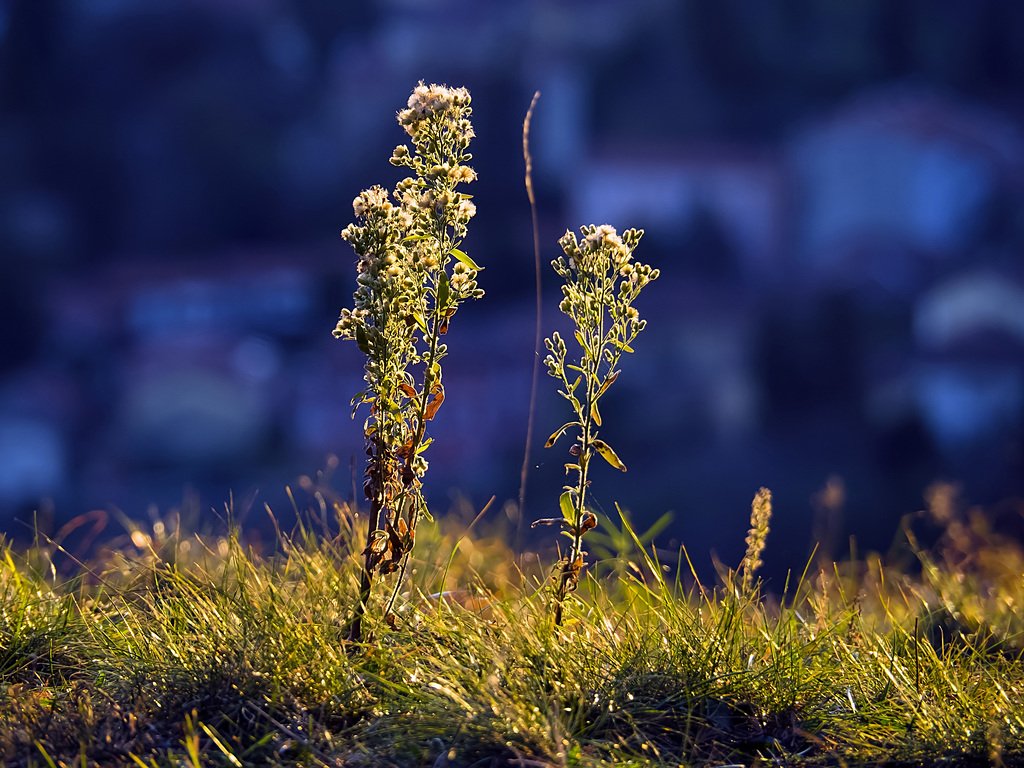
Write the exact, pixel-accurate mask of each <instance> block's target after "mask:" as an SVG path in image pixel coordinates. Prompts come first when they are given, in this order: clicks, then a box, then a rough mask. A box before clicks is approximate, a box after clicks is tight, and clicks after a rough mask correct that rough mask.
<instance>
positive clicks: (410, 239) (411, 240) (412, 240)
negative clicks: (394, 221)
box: [402, 235, 433, 243]
mask: <svg viewBox="0 0 1024 768" xmlns="http://www.w3.org/2000/svg"><path fill="white" fill-rule="evenodd" d="M431 237H433V235H409V236H408V237H403V238H402V242H403V243H416V242H419V241H420V240H429V239H430V238H431Z"/></svg>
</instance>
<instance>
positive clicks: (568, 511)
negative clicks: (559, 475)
mask: <svg viewBox="0 0 1024 768" xmlns="http://www.w3.org/2000/svg"><path fill="white" fill-rule="evenodd" d="M558 506H559V508H560V509H561V510H562V517H564V518H565V519H566V520H568V521H569V522H570V523H571V522H572V519H573V517H574V516H575V514H576V511H575V510H574V509H573V508H572V491H566V492H565V493H563V494H562V495H561V496H560V497H559V498H558Z"/></svg>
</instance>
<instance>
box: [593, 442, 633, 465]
mask: <svg viewBox="0 0 1024 768" xmlns="http://www.w3.org/2000/svg"><path fill="white" fill-rule="evenodd" d="M593 446H594V448H595V449H597V452H598V453H600V454H601V456H602V457H603V458H604V460H605V461H607V462H608V463H609V464H611V465H612V466H613V467H615V468H616V469H621V470H622V471H623V472H625V471H626V465H625V464H623V463H622V460H621V459H620V458H619V457H618V455H617V454H616V453H615V451H613V450H612V447H611V446H610V445H608V443H606V442H605V441H604V440H595V441H594V442H593Z"/></svg>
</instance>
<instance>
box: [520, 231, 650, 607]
mask: <svg viewBox="0 0 1024 768" xmlns="http://www.w3.org/2000/svg"><path fill="white" fill-rule="evenodd" d="M581 232H582V235H583V240H582V241H578V240H577V239H576V235H575V234H574V233H572V232H566V233H565V235H564V236H563V237H562V238H561V239H560V240H559V241H558V242H559V245H561V246H562V250H563V251H564V252H565V253H564V255H563V256H559V257H558V258H557V259H555V260H554V261H553V262H551V266H552V267H554V269H555V272H557V273H558V275H559V276H560V277H561V278H562V279H563V280H564V284H563V285H562V294H563V298H562V301H561V303H560V304H559V305H558V308H559V309H560V310H561V311H562V312H563V313H564V314H566V315H568V316H569V317H570V318H571V319H572V321H573V323H574V325H575V326H576V327H575V331H574V336H575V338H576V341H577V343H578V344H579V346H580V357H579V360H578V362H576V363H574V362H567V361H566V355H567V351H566V345H565V341H564V340H563V339H562V337H561V336H560V335H559V334H558V332H557V331H556V332H555V333H553V334H552V335H551V337H550V338H548V339H545V340H544V345H545V347H547V350H548V353H549V354H548V356H547V357H546V358H545V359H544V365H545V366H546V367H547V369H548V374H549V375H550V376H553V377H554V378H555V379H557V380H558V381H559V383H560V384H561V390H560V391H559V394H561V395H562V397H564V398H565V399H566V400H568V401H569V404H570V405H571V406H572V409H573V412H574V418H573V420H571V421H568V422H566V423H565V424H563V425H562V426H561V427H559V428H558V429H557V430H555V432H554V433H553V434H552V435H551V437H549V438H548V440H547V443H545V446H544V447H545V448H550V447H552V446H553V445H554V444H555V442H556V441H557V440H558V439H559V438H560V437H561V436H562V435H563V434H565V433H567V432H568V433H575V435H576V440H575V442H574V443H573V444H572V445H571V446H570V448H569V453H570V454H571V455H572V457H573V458H572V460H571V461H569V462H568V463H567V464H566V465H565V470H566V474H569V473H570V472H575V474H576V483H575V484H574V485H567V486H565V487H564V488H563V493H562V494H561V496H560V498H559V508H560V510H561V513H562V516H561V517H560V518H549V519H546V520H538V521H537V522H536V523H534V525H539V524H552V523H553V524H558V525H561V526H562V527H563V529H564V530H563V531H562V532H563V533H564V534H566V535H567V536H568V537H569V539H570V540H571V542H572V543H571V545H570V547H569V552H568V554H567V555H566V556H565V557H563V558H562V559H561V561H560V563H559V565H558V569H559V574H558V576H557V577H556V580H555V586H554V618H555V624H556V625H559V624H561V623H562V609H563V605H564V603H565V599H566V596H567V595H568V594H569V593H570V592H572V591H573V590H575V589H576V587H577V586H578V585H579V579H580V571H581V570H582V568H583V565H584V557H585V556H586V552H584V551H583V546H582V542H583V536H584V534H585V533H586V532H587V531H589V530H591V529H592V528H595V527H596V526H597V517H596V516H595V515H594V513H593V512H592V511H591V510H589V509H588V508H587V488H588V486H589V485H590V466H591V461H592V459H593V458H594V457H595V456H597V455H600V456H601V458H602V459H604V460H605V461H607V462H608V463H609V464H611V465H612V466H613V467H615V468H616V469H619V470H622V471H623V472H625V471H626V465H625V464H623V463H622V461H621V460H620V459H619V457H618V455H617V454H616V453H615V451H614V450H612V447H611V446H610V445H608V443H606V442H605V441H604V440H601V439H600V438H599V437H598V428H599V427H600V426H601V423H602V422H601V412H600V410H599V407H598V401H599V400H600V399H601V398H602V397H603V396H604V395H605V393H607V391H608V388H609V387H610V386H611V385H612V384H613V383H615V380H616V379H618V377H619V367H618V366H619V361H620V359H621V358H622V354H623V353H624V352H632V351H633V348H632V347H631V346H630V344H632V343H633V340H634V339H635V338H636V336H637V334H638V333H640V331H642V330H643V329H644V327H645V326H646V324H647V321H646V320H641V319H640V315H639V313H638V312H637V311H636V309H635V308H634V307H633V302H634V301H635V300H636V298H637V297H638V296H639V295H640V291H641V290H642V289H643V288H644V286H646V285H647V284H648V283H649V282H650V281H651V280H655V279H657V277H658V270H657V269H652V268H651V267H650V266H649V265H646V264H640V263H635V262H634V261H633V250H634V249H635V248H636V246H637V244H638V243H639V242H640V237H641V236H642V235H643V231H642V230H635V229H630V230H627V231H626V232H624V233H623V234H622V236H621V237H620V236H619V235H618V234H617V233H616V232H615V230H614V229H613V228H612V227H610V226H608V225H607V224H603V225H601V226H599V227H598V226H594V225H591V226H587V227H583V228H582V229H581Z"/></svg>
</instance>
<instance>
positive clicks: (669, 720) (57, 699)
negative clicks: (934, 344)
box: [0, 507, 1024, 768]
mask: <svg viewBox="0 0 1024 768" xmlns="http://www.w3.org/2000/svg"><path fill="white" fill-rule="evenodd" d="M337 510H338V512H339V521H340V530H341V533H340V534H339V535H337V536H332V535H324V534H323V533H322V532H321V533H320V534H319V535H314V534H313V533H312V532H311V531H310V530H309V529H306V528H301V527H300V528H299V529H298V530H297V531H296V532H295V534H294V535H292V536H286V535H281V536H280V544H279V547H278V551H277V552H276V553H275V554H273V555H269V556H260V555H257V554H256V553H254V552H253V551H251V550H250V549H248V548H247V547H245V546H243V544H242V543H241V542H240V540H239V537H238V534H237V531H233V530H232V531H228V532H227V533H226V534H225V535H223V536H221V537H216V536H212V537H208V538H205V539H199V538H197V537H192V538H187V537H185V536H184V535H183V534H181V533H179V532H178V531H177V530H170V526H166V527H165V526H163V525H161V526H159V531H148V530H147V531H142V530H134V531H133V532H132V535H131V541H130V542H126V543H125V545H124V546H121V547H119V548H117V549H116V550H107V551H106V552H104V553H102V554H101V555H100V556H97V557H96V558H95V559H94V560H93V561H91V562H90V563H88V564H87V567H86V568H84V569H81V570H80V571H79V572H77V573H76V575H74V576H59V575H58V573H59V570H58V567H57V564H58V561H60V559H61V553H60V552H59V551H58V550H57V549H56V548H54V547H53V546H52V545H48V544H45V543H44V544H40V545H38V546H36V547H33V548H31V549H30V550H29V551H22V552H16V551H14V550H13V549H12V548H11V547H9V546H3V547H2V549H0V762H2V764H3V765H5V766H22V765H51V764H52V765H56V764H59V763H62V764H64V765H72V764H76V765H92V764H93V763H94V762H95V763H98V764H121V765H140V764H141V765H147V766H149V765H199V764H213V765H234V766H239V765H242V766H246V765H266V764H305V765H310V764H311V765H401V766H406V765H409V766H413V765H417V766H418V765H428V766H429V765H436V766H439V768H440V767H441V766H444V765H448V766H470V765H479V766H489V765H505V764H508V765H524V766H541V765H601V764H604V763H626V764H629V763H632V764H664V765H680V764H683V765H722V764H728V763H742V764H745V765H748V764H751V763H753V762H756V761H758V760H760V761H764V762H765V764H768V763H769V762H774V763H775V764H779V763H781V764H787V765H792V764H806V765H836V764H840V763H842V762H845V763H847V764H866V763H871V764H874V763H877V762H883V761H884V762H888V763H889V764H929V765H930V764H935V763H937V762H938V761H940V760H952V761H954V762H955V763H956V764H970V763H974V764H979V765H982V764H990V763H997V762H1002V763H1003V764H1024V668H1022V665H1021V661H1020V653H1021V648H1022V646H1024V637H1022V635H1021V623H1022V620H1021V618H1020V616H1019V615H1018V614H1019V606H1020V605H1021V600H1024V586H1022V584H1021V577H1020V573H1021V571H1020V570H1019V564H1020V562H1021V555H1020V552H1019V550H1018V549H1017V548H1015V547H1013V546H1011V545H1009V544H1008V543H1006V542H1005V541H1002V540H999V539H998V538H997V537H995V536H993V535H991V534H990V533H989V532H987V530H984V529H983V528H981V527H979V526H974V525H973V524H972V523H971V522H965V523H960V524H958V525H960V528H957V527H956V526H955V525H953V524H952V522H951V521H948V520H947V521H946V523H945V528H944V533H943V534H942V536H941V538H940V539H939V544H938V545H936V547H935V548H933V549H931V550H929V551H928V552H923V551H919V552H918V555H919V558H920V562H921V563H923V568H922V569H921V574H920V575H919V576H918V577H916V578H913V579H912V578H910V577H907V576H905V575H903V574H901V573H900V572H899V571H898V570H896V569H889V568H887V567H886V566H885V565H884V564H883V563H882V562H881V561H880V560H879V559H877V558H874V559H872V560H871V561H869V562H866V563H856V564H849V563H846V564H843V565H841V566H835V567H831V568H830V569H819V568H818V567H817V566H815V567H813V568H810V569H808V573H807V574H806V576H805V577H804V578H803V579H799V580H797V579H796V578H794V580H793V583H791V584H790V585H789V587H788V589H787V590H786V596H785V598H784V599H782V600H779V599H778V598H771V597H768V596H763V595H762V594H761V593H760V586H759V585H758V583H757V582H756V580H755V581H754V582H753V583H752V585H751V584H745V583H744V580H743V579H741V578H738V577H737V574H735V573H733V572H731V571H728V570H723V571H722V573H721V574H720V579H719V582H718V584H717V585H715V586H712V585H707V584H699V583H697V582H695V581H694V579H693V577H692V576H690V577H689V578H687V576H688V574H687V573H686V572H685V571H683V572H680V573H679V574H678V575H677V574H676V573H675V572H674V571H673V573H672V580H671V581H668V582H666V581H665V580H664V579H665V578H667V576H666V569H665V568H664V567H662V566H661V565H660V564H659V563H658V562H656V561H655V560H654V556H653V555H652V554H651V551H652V550H650V549H641V548H640V546H639V544H640V538H642V537H638V538H634V536H633V535H632V532H631V530H630V529H629V528H628V523H626V522H625V521H623V523H622V524H621V525H620V526H619V527H618V528H617V529H616V527H614V526H612V525H611V523H610V522H608V521H604V526H603V528H604V530H603V531H602V530H599V531H597V532H595V533H596V534H602V532H603V534H604V536H605V538H604V539H603V541H606V542H617V543H618V545H619V551H618V552H617V556H616V557H615V558H614V559H608V560H605V561H603V562H602V563H600V566H601V567H598V568H594V569H591V570H592V574H597V576H594V575H588V577H587V578H585V579H584V580H583V581H582V582H581V587H580V591H579V592H577V593H576V597H578V598H579V599H578V600H575V599H574V600H573V601H571V602H570V603H568V604H567V606H566V618H565V621H564V625H563V626H561V627H558V628H556V627H555V626H554V625H553V622H552V619H551V606H550V605H549V602H550V592H549V590H538V589H536V584H537V583H538V582H539V581H541V579H540V578H539V576H544V577H546V576H547V574H537V573H534V574H524V573H523V572H522V571H520V570H519V569H518V568H516V566H515V565H514V561H513V558H512V556H511V553H510V552H509V551H508V549H507V548H506V547H505V546H504V545H503V544H502V540H503V534H502V532H501V531H491V532H488V531H483V532H480V533H473V534H470V535H465V533H466V532H465V529H464V528H463V529H461V530H460V529H459V527H458V523H457V522H456V521H451V520H448V521H446V520H442V521H441V522H440V525H439V527H438V528H436V529H433V532H432V533H430V534H429V535H431V536H432V537H433V538H430V539H429V540H427V539H428V538H429V536H428V530H427V529H425V530H424V531H423V532H422V534H423V539H424V540H423V541H421V542H419V543H418V547H417V552H416V556H417V557H418V558H419V559H418V561H417V562H416V563H415V568H414V571H415V572H414V573H413V574H412V582H411V585H410V586H411V589H410V592H409V594H408V595H407V596H406V597H405V599H404V600H400V606H401V607H400V610H399V611H397V613H396V618H397V621H396V623H395V628H394V629H390V628H388V627H386V626H383V624H382V623H381V622H380V620H379V616H378V615H377V614H375V613H374V612H371V613H370V614H369V615H368V618H367V621H368V624H367V626H366V630H367V641H366V642H364V643H362V644H359V645H352V644H350V643H346V642H345V641H344V637H345V625H346V622H347V621H348V619H349V613H350V611H351V606H352V605H353V604H354V602H355V600H356V596H357V591H358V579H359V574H360V566H359V563H358V555H359V553H360V552H361V550H362V541H360V540H359V536H358V535H357V534H354V533H350V531H357V530H359V529H360V528H361V527H364V526H360V525H358V524H355V521H354V520H353V516H352V515H351V514H349V512H348V511H347V510H346V509H345V508H344V507H338V508H337ZM335 530H336V529H335ZM332 533H333V531H332ZM489 534H492V535H489ZM968 534H970V535H968ZM957 537H959V539H958V538H957ZM598 540H602V539H601V538H600V535H598V536H597V537H595V543H596V542H597V541H598ZM911 540H912V541H913V538H912V539H911ZM626 542H632V544H633V546H632V548H630V547H628V546H627V545H626ZM965 542H966V544H965ZM968 545H969V546H970V547H971V548H972V549H971V551H970V552H963V551H962V550H963V549H964V547H966V546H968ZM1014 558H1016V560H1015V559H1014ZM683 562H684V563H685V558H684V559H683ZM1015 569H1016V570H1015ZM456 585H458V586H460V587H461V589H456V590H454V591H452V592H449V593H448V594H447V595H446V596H436V595H435V596H433V597H431V594H432V593H434V592H437V591H439V590H440V589H441V588H442V587H448V588H451V587H453V586H456ZM744 587H746V588H744ZM378 613H379V612H378Z"/></svg>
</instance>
